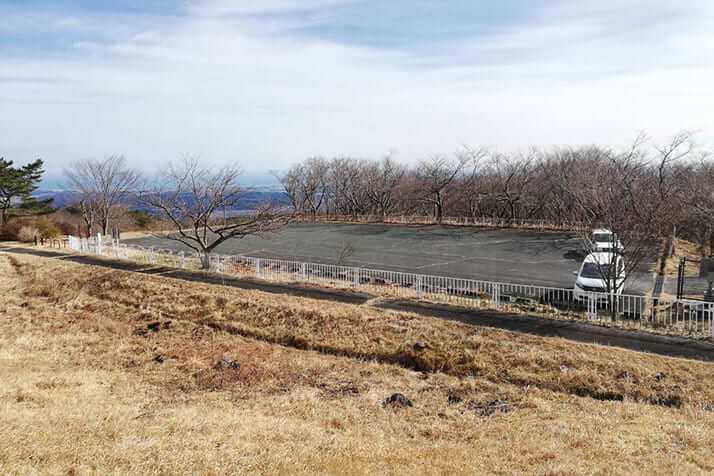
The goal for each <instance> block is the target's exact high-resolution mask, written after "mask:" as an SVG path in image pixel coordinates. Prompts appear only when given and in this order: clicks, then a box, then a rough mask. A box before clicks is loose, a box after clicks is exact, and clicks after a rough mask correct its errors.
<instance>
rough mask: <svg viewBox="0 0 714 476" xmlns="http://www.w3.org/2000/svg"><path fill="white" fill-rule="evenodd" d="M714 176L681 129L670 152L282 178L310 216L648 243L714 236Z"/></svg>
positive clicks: (644, 150)
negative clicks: (532, 225) (420, 220)
mask: <svg viewBox="0 0 714 476" xmlns="http://www.w3.org/2000/svg"><path fill="white" fill-rule="evenodd" d="M713 174H714V164H713V163H712V161H711V160H710V159H709V156H708V155H707V154H706V153H703V152H702V151H700V150H698V149H697V148H696V147H695V146H694V145H693V142H692V140H691V136H690V135H689V134H687V133H682V134H679V135H677V136H675V137H674V138H672V140H671V141H669V142H668V143H666V144H665V145H663V146H658V145H655V144H652V143H651V142H650V141H649V140H647V138H645V137H644V136H639V137H638V138H637V139H636V140H635V141H633V143H632V144H631V145H630V146H629V147H627V148H626V149H624V150H615V149H612V148H607V147H599V146H586V147H577V148H558V149H553V150H538V149H532V150H529V151H528V152H527V153H516V154H502V153H496V152H492V151H489V150H487V149H484V148H464V149H463V150H461V151H459V152H458V153H456V154H454V155H453V156H433V157H431V158H429V159H426V160H423V161H421V162H419V163H417V164H416V165H414V166H407V165H405V164H400V163H397V162H396V161H394V160H393V159H392V158H389V157H387V158H385V159H382V160H360V159H350V158H344V157H340V158H336V159H331V160H330V159H325V158H309V159H307V160H304V161H302V162H300V163H298V164H296V165H294V166H293V167H291V168H290V169H289V170H287V171H286V172H285V173H283V174H279V175H278V177H279V179H280V182H281V183H282V185H283V189H284V191H285V193H286V195H287V197H288V199H289V200H290V203H291V204H292V206H293V208H294V210H295V211H296V212H297V213H299V214H302V215H305V216H309V217H317V216H330V215H352V216H355V217H356V216H360V215H376V216H385V215H430V216H433V217H434V218H435V220H436V221H437V222H441V219H442V217H444V216H459V217H464V216H467V217H473V218H480V217H492V218H499V219H504V220H512V221H518V220H546V221H548V222H552V223H555V224H563V223H582V224H586V225H592V226H603V227H607V228H610V229H613V230H623V231H625V230H626V231H627V233H626V234H627V235H629V236H631V237H632V239H633V241H637V242H638V243H642V244H646V243H647V242H648V241H651V240H650V239H649V237H652V236H664V235H667V234H669V233H671V232H672V231H673V229H674V228H673V227H675V226H676V227H677V230H678V231H679V233H680V234H683V235H685V236H686V237H688V238H695V237H696V238H698V239H699V240H700V241H701V240H703V239H707V240H714V238H712V230H711V229H712V217H713V216H714V215H713V212H714V176H713ZM623 236H624V235H623ZM645 238H647V239H645ZM713 244H714V243H713ZM631 249H632V248H631Z"/></svg>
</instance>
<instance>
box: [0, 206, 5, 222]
mask: <svg viewBox="0 0 714 476" xmlns="http://www.w3.org/2000/svg"><path fill="white" fill-rule="evenodd" d="M0 225H2V226H5V225H7V208H3V209H2V218H0Z"/></svg>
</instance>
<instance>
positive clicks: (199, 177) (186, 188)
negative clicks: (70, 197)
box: [65, 155, 291, 268]
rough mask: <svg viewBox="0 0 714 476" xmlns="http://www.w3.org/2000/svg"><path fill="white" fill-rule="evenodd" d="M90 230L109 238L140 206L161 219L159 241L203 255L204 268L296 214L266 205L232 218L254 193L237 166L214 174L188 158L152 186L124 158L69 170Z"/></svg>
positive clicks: (77, 165) (85, 163)
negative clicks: (220, 251)
mask: <svg viewBox="0 0 714 476" xmlns="http://www.w3.org/2000/svg"><path fill="white" fill-rule="evenodd" d="M65 176H66V177H67V179H68V181H69V183H70V185H71V187H72V189H73V191H74V193H75V195H76V198H77V208H78V209H79V210H80V212H81V214H82V217H83V219H84V221H85V224H86V229H87V235H88V236H89V235H92V234H93V230H94V227H95V225H96V224H98V225H99V226H100V230H101V232H102V233H103V234H105V235H106V234H107V233H108V230H109V228H110V223H112V221H113V220H116V218H117V216H118V214H119V213H120V212H121V211H122V210H123V209H124V208H125V207H126V206H127V204H132V205H134V206H135V205H136V204H140V205H142V206H143V207H144V208H146V209H148V210H150V211H151V213H153V214H155V215H157V216H159V217H161V218H162V219H163V220H162V221H161V222H160V223H161V224H163V227H162V229H161V230H159V231H158V232H157V233H156V234H155V235H156V236H160V237H162V238H166V239H170V240H174V241H179V242H181V243H183V244H184V245H186V246H187V247H189V248H191V249H193V250H194V251H196V252H198V253H199V255H200V257H201V264H202V266H203V267H204V268H208V267H209V266H210V262H209V258H210V253H211V252H213V251H214V250H215V249H216V247H217V246H219V245H220V244H221V243H223V242H225V241H227V240H229V239H237V238H243V237H245V236H249V235H261V234H265V233H269V232H273V231H277V230H279V229H280V228H281V227H282V226H283V225H284V224H286V223H287V222H289V221H290V219H291V214H289V213H285V212H284V211H282V210H279V208H278V207H276V206H274V204H272V203H265V204H262V205H260V206H259V207H257V208H256V209H254V210H252V211H251V213H248V214H245V215H233V213H232V212H233V210H234V208H235V206H236V205H237V204H238V202H240V201H241V200H242V199H243V198H244V197H245V195H246V194H247V193H248V192H249V190H248V189H246V188H244V187H243V186H241V184H240V183H239V179H240V176H241V169H240V168H239V167H237V166H226V167H221V168H213V167H211V166H210V165H208V164H201V163H200V162H199V161H198V160H197V159H194V158H186V159H184V160H182V161H179V162H178V163H174V164H169V165H168V166H167V168H166V170H165V171H164V173H163V174H162V175H161V176H159V177H157V178H155V179H153V180H151V179H144V178H142V177H141V176H140V175H139V173H138V172H137V171H136V170H134V169H131V168H129V167H128V166H127V165H126V161H125V159H124V157H122V156H116V155H113V156H109V157H106V158H104V159H89V160H82V161H78V162H75V163H74V164H72V166H71V167H69V168H67V169H65Z"/></svg>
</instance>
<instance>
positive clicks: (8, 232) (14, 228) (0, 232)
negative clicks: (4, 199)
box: [0, 221, 23, 241]
mask: <svg viewBox="0 0 714 476" xmlns="http://www.w3.org/2000/svg"><path fill="white" fill-rule="evenodd" d="M22 226H23V223H20V222H17V221H12V222H10V223H8V224H6V225H5V226H3V227H2V228H0V240H5V241H15V240H17V239H18V238H17V235H18V233H19V232H20V228H22Z"/></svg>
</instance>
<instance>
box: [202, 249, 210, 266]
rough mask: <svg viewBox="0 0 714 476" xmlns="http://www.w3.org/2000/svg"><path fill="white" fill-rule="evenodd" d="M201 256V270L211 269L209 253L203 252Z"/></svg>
mask: <svg viewBox="0 0 714 476" xmlns="http://www.w3.org/2000/svg"><path fill="white" fill-rule="evenodd" d="M199 254H200V255H201V269H211V252H210V251H207V250H204V251H203V252H201V253H199Z"/></svg>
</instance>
